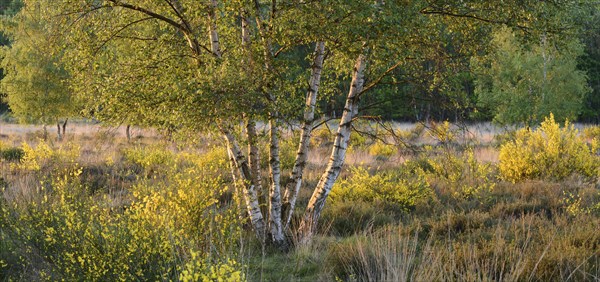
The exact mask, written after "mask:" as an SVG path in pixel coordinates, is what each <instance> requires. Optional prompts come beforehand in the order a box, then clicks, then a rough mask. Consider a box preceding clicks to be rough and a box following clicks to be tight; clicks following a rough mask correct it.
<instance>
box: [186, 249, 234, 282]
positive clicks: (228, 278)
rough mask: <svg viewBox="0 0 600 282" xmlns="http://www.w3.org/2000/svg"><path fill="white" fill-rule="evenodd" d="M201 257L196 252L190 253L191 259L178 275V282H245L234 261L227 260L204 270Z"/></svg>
mask: <svg viewBox="0 0 600 282" xmlns="http://www.w3.org/2000/svg"><path fill="white" fill-rule="evenodd" d="M201 257H202V256H201V255H200V254H199V253H198V252H193V251H192V252H191V259H190V261H189V262H188V263H187V264H186V265H185V268H184V270H183V271H182V272H181V274H180V275H179V281H182V282H196V281H202V282H210V281H219V282H237V281H244V280H246V279H245V277H244V273H243V272H241V271H240V266H239V265H238V264H237V263H236V262H235V261H234V260H227V261H224V262H222V263H221V264H217V265H213V266H210V268H208V269H206V266H205V265H204V262H203V261H202V259H201Z"/></svg>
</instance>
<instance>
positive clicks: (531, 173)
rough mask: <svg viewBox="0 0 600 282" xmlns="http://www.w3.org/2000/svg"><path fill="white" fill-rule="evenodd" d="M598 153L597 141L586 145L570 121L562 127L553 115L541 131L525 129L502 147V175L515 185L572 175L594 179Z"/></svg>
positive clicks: (597, 165)
mask: <svg viewBox="0 0 600 282" xmlns="http://www.w3.org/2000/svg"><path fill="white" fill-rule="evenodd" d="M597 150H598V140H597V139H593V140H592V142H591V144H588V143H586V141H585V140H584V139H583V138H582V137H581V136H579V134H578V130H577V129H575V128H574V127H573V125H571V124H570V123H569V122H568V121H567V122H565V126H564V127H561V126H560V125H559V124H558V123H557V122H555V121H554V116H553V115H550V116H549V117H547V118H546V119H545V120H544V122H542V124H541V126H540V127H539V128H538V129H535V130H532V129H529V128H525V129H521V130H519V131H517V133H516V137H515V140H514V141H511V142H508V143H506V144H504V145H502V147H501V148H500V156H499V159H500V163H499V169H500V174H501V176H502V178H503V179H504V180H507V181H511V182H513V183H514V182H517V181H521V180H524V179H554V180H561V179H565V178H566V177H568V176H570V175H572V174H578V175H581V176H583V177H587V178H590V179H591V178H594V177H597V176H598V168H599V167H600V159H599V158H598V157H597V156H596V155H595V152H596V151H597Z"/></svg>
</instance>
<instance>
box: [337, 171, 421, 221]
mask: <svg viewBox="0 0 600 282" xmlns="http://www.w3.org/2000/svg"><path fill="white" fill-rule="evenodd" d="M430 195H431V189H430V188H429V184H428V183H427V181H426V180H425V177H424V175H423V174H420V173H417V174H414V175H409V174H407V173H402V172H397V171H390V172H378V173H375V174H373V175H371V174H370V173H369V171H368V170H367V169H366V168H363V167H356V168H353V169H352V170H351V176H350V177H349V178H347V179H343V180H340V181H339V182H338V183H336V184H335V185H334V187H333V190H332V192H331V201H332V202H333V203H335V202H339V201H363V202H368V203H380V204H383V205H384V206H386V207H387V208H392V209H395V210H404V211H409V210H411V209H412V208H414V207H415V206H416V205H417V204H418V203H419V202H420V201H423V200H426V199H427V198H428V197H429V196H430Z"/></svg>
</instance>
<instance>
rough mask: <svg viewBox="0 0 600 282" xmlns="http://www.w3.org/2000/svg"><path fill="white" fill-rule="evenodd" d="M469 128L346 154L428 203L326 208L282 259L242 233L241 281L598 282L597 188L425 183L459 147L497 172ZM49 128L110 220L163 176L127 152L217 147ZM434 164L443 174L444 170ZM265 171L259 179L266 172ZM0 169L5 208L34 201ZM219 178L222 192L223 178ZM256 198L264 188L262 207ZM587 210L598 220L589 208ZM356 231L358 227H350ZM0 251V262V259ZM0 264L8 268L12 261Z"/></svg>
mask: <svg viewBox="0 0 600 282" xmlns="http://www.w3.org/2000/svg"><path fill="white" fill-rule="evenodd" d="M394 128H395V129H398V130H402V131H406V132H408V131H410V130H413V129H414V128H415V125H414V124H408V123H398V124H394ZM452 128H453V130H457V129H458V127H452ZM467 128H468V131H464V132H460V131H457V135H456V136H457V137H456V140H454V142H452V143H451V144H440V142H439V140H435V139H433V138H431V136H430V135H427V134H423V135H422V136H420V137H419V138H417V139H416V140H414V142H415V144H416V146H417V149H418V150H420V151H418V152H417V153H413V152H412V151H409V150H399V152H398V153H396V154H394V155H392V156H390V157H386V158H380V157H378V156H374V155H371V154H370V153H369V150H368V148H369V147H368V146H369V144H366V145H364V146H357V147H356V148H353V149H352V150H350V152H349V153H348V155H347V159H346V167H347V168H348V167H351V166H364V167H367V168H368V169H369V171H370V172H372V173H383V174H385V173H392V172H397V171H410V170H411V169H415V168H422V169H423V170H424V171H426V172H425V173H427V181H428V183H429V184H430V185H431V186H432V196H431V198H430V199H428V200H427V201H426V202H424V203H422V204H420V205H419V206H417V207H415V208H414V210H411V211H408V212H407V211H388V210H384V211H381V210H375V209H374V207H373V206H375V205H368V204H365V203H358V202H351V201H349V202H347V203H345V205H344V206H343V207H342V208H340V209H337V210H335V211H334V210H333V209H332V210H330V211H331V212H329V211H327V207H326V208H325V209H326V210H325V211H324V216H326V217H327V219H328V220H330V221H329V222H325V223H324V224H323V227H322V228H321V234H319V235H318V236H317V237H316V241H315V244H313V245H310V246H304V247H302V248H298V249H296V250H294V251H292V252H290V253H287V254H281V253H278V252H276V251H273V250H266V251H265V250H262V249H260V248H259V247H258V245H259V244H256V242H254V243H252V239H250V238H251V232H250V231H249V230H246V232H247V237H244V239H243V240H242V241H243V243H242V246H240V249H242V250H243V252H242V253H243V254H244V257H243V259H242V261H243V262H244V263H245V264H246V265H247V266H248V269H247V273H248V278H250V279H251V280H262V281H332V280H335V279H342V280H347V281H549V280H570V281H600V252H599V251H598V250H600V233H598V230H600V217H599V216H600V204H599V203H600V190H599V188H597V187H596V186H595V183H589V182H586V181H583V180H581V179H579V178H577V177H576V176H574V177H572V178H569V179H567V180H564V181H562V182H549V181H544V180H537V181H526V182H521V183H517V184H511V183H506V182H500V181H498V180H497V178H495V177H490V178H489V181H490V182H494V184H496V185H495V186H494V188H493V189H492V190H491V191H483V192H481V193H480V194H477V195H476V196H474V197H457V196H456V195H455V194H453V193H454V192H453V191H455V188H456V187H462V186H464V185H466V186H469V185H471V186H472V184H473V183H475V182H474V181H472V179H471V181H470V182H469V181H468V179H467V180H461V181H462V182H460V183H453V182H452V181H450V180H448V179H447V178H442V176H440V175H436V174H435V172H431V167H428V165H427V163H426V162H423V161H424V160H425V161H427V160H433V159H435V158H438V159H439V157H440V156H444V153H448V152H450V153H451V154H450V155H453V154H456V155H457V156H458V155H460V154H462V153H463V152H464V151H465V147H469V148H472V150H473V155H474V157H475V159H476V160H477V161H478V162H482V163H491V164H492V165H494V164H495V163H497V162H498V148H497V146H495V145H496V144H495V142H496V141H495V139H494V136H495V135H496V134H498V133H502V132H504V131H503V129H500V128H497V127H495V126H493V125H490V124H478V125H470V126H468V127H467ZM49 129H52V130H49V131H50V134H51V135H50V138H49V140H48V143H50V145H51V146H53V147H54V148H58V147H61V146H63V145H64V144H68V143H74V144H78V145H79V146H80V147H81V154H80V156H79V157H78V159H77V161H78V162H79V164H80V165H81V166H82V167H83V173H82V175H81V180H82V181H83V182H84V183H85V184H86V185H88V186H89V187H94V189H95V190H93V191H94V192H95V193H97V194H96V197H98V199H102V200H103V201H105V203H106V204H107V205H109V206H110V207H111V208H113V209H114V210H115V211H118V210H120V209H125V208H126V207H128V206H129V205H130V204H131V194H130V192H129V190H130V188H131V187H132V185H135V183H137V182H136V181H138V180H140V179H152V177H154V176H156V175H157V174H160V169H161V167H160V166H157V168H156V169H155V171H141V169H140V168H139V167H136V166H135V165H131V164H129V163H126V161H125V160H124V157H123V152H124V151H125V150H127V149H130V148H138V147H139V148H157V149H161V150H162V149H164V150H167V151H169V150H171V151H180V150H186V151H189V152H191V153H194V154H197V155H202V154H204V153H206V152H209V151H210V150H211V149H212V146H214V145H219V144H220V143H222V142H221V140H220V138H219V137H217V136H202V137H200V139H201V142H199V143H198V144H196V145H194V146H188V147H186V149H182V148H181V147H182V146H179V147H177V145H181V144H178V143H176V142H171V141H165V140H164V138H163V137H162V136H161V135H160V134H159V133H158V132H156V131H154V130H145V129H137V128H136V129H134V130H133V136H134V138H133V142H131V143H128V142H127V140H126V137H125V128H124V127H118V128H105V127H101V126H98V125H92V124H87V123H71V124H70V125H69V126H68V127H67V137H66V140H64V141H62V142H57V141H56V140H55V139H56V134H55V132H54V131H53V129H54V128H52V127H49ZM261 132H264V128H263V130H262V131H261ZM286 134H288V135H286V137H288V138H289V137H291V136H293V135H292V133H290V132H288V133H286ZM41 136H42V132H41V126H26V125H14V124H5V123H0V141H1V142H3V144H5V145H8V146H15V147H18V146H20V145H21V144H22V143H23V142H27V143H29V144H32V145H35V144H36V143H37V142H39V141H38V140H39V138H40V137H41ZM425 145H431V149H430V151H426V150H425V149H424V147H425ZM294 149H295V148H294ZM409 152H410V153H409ZM330 153H331V151H330V147H328V146H313V147H312V149H311V151H310V152H309V158H308V166H307V169H306V171H305V174H304V175H305V180H304V182H303V187H302V189H301V191H300V195H299V199H298V205H297V206H298V210H297V211H296V216H297V217H299V216H301V215H302V212H303V207H304V206H305V204H306V202H307V201H308V199H309V198H310V196H311V193H312V189H313V188H314V187H315V185H316V184H317V181H318V180H319V178H320V177H321V174H322V173H323V170H324V168H325V166H326V165H327V162H328V160H329V156H330ZM407 160H413V161H415V162H414V163H413V164H412V165H413V167H407V165H405V163H406V161H407ZM459 160H460V159H459ZM440 165H441V166H442V167H444V163H441V164H440ZM263 169H264V170H265V171H264V175H265V177H266V175H267V167H263ZM0 170H1V172H0V178H1V179H3V181H6V183H7V184H8V186H7V189H6V190H5V191H4V197H5V199H6V200H8V202H14V201H16V200H17V199H19V201H23V202H27V201H32V200H34V195H36V194H37V193H34V192H35V191H33V190H32V189H37V188H35V187H39V186H40V185H38V184H39V182H40V179H41V178H40V177H41V175H40V174H37V173H25V172H18V171H14V170H12V169H11V163H9V162H6V161H0ZM288 173H289V171H286V172H284V175H287V174H288ZM349 173H350V170H348V169H344V170H343V172H342V174H341V175H340V178H341V179H346V178H348V177H349V176H350V175H349ZM459 173H460V172H459ZM216 176H217V175H215V177H216ZM221 176H222V177H223V179H225V180H226V181H228V179H229V178H228V177H229V176H227V175H221ZM471 178H473V177H471ZM265 179H266V178H265ZM0 185H4V184H2V183H0ZM454 186H456V187H454ZM467 188H468V187H467ZM265 191H266V189H263V196H265V195H264V194H265V193H264V192H265ZM567 194H568V195H575V196H576V197H578V198H574V199H575V200H577V199H579V202H576V203H574V202H567V201H566V200H568V198H567V197H566V195H567ZM265 197H266V196H265ZM378 201H383V200H381V199H380V200H378ZM576 204H577V205H576ZM596 204H598V207H599V208H598V211H596V210H593V209H592V208H593V206H594V205H596ZM265 206H266V204H265ZM330 207H331V206H330ZM346 208H351V209H352V212H348V209H346ZM573 211H574V212H573ZM577 212H578V213H577ZM327 213H329V214H327ZM342 213H343V214H342ZM336 220H338V221H342V220H344V221H345V222H349V223H351V224H353V226H350V227H349V230H350V231H349V232H339V230H335V226H337V225H336V222H335V221H336ZM358 222H361V224H362V225H360V226H358V225H359V224H358ZM363 223H364V224H363ZM384 225H385V227H382V226H384ZM246 227H247V226H246ZM340 234H343V236H342V235H340ZM348 234H353V235H348ZM290 235H292V234H290ZM0 236H2V234H1V232H0ZM1 245H2V243H0V260H1V259H2V255H5V254H3V253H2V251H3V250H2V246H1ZM10 262H11V263H17V262H16V259H15V261H10ZM48 263H49V262H48V261H41V262H39V264H36V265H33V266H31V267H30V268H27V269H25V270H23V269H20V270H18V271H21V274H22V273H24V272H23V271H27V270H31V269H45V268H48V265H47V264H48ZM11 269H12V268H11ZM11 271H12V270H11ZM15 271H17V270H15ZM36 271H37V270H36ZM8 272H10V271H4V270H3V269H2V268H1V267H0V280H2V279H8V278H10V277H11V276H9V275H6V273H8ZM9 274H10V273H9ZM13 274H14V273H13ZM3 275H6V276H4V277H3ZM7 277H8V278H7ZM20 277H21V278H24V277H26V275H21V276H20Z"/></svg>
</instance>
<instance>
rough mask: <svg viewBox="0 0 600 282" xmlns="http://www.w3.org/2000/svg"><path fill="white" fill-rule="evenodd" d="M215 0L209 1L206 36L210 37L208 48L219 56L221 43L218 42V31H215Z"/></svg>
mask: <svg viewBox="0 0 600 282" xmlns="http://www.w3.org/2000/svg"><path fill="white" fill-rule="evenodd" d="M217 6H218V4H217V0H211V1H210V7H209V10H208V20H209V24H208V37H209V39H210V50H211V52H212V53H213V54H214V55H215V56H216V57H217V58H221V43H220V42H219V33H218V32H217Z"/></svg>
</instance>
